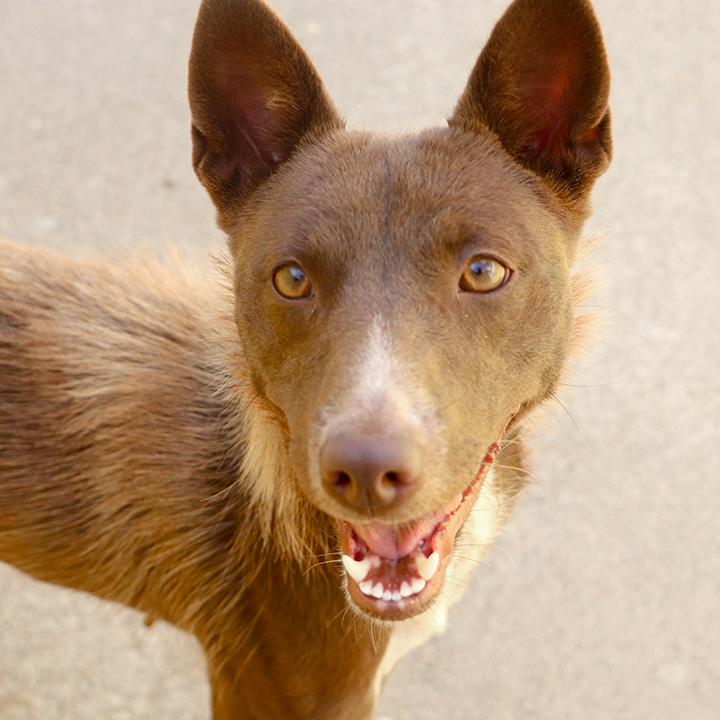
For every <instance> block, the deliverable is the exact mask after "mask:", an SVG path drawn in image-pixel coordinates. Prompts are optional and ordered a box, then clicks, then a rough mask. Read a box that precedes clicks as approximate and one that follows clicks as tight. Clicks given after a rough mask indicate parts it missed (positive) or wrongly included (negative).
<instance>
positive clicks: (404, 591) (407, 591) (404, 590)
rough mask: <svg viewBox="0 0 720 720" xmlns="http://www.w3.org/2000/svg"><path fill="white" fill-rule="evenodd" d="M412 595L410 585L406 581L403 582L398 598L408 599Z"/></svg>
mask: <svg viewBox="0 0 720 720" xmlns="http://www.w3.org/2000/svg"><path fill="white" fill-rule="evenodd" d="M412 594H413V591H412V588H411V587H410V583H409V582H407V580H403V584H402V585H401V586H400V597H404V598H406V597H410V596H411V595H412Z"/></svg>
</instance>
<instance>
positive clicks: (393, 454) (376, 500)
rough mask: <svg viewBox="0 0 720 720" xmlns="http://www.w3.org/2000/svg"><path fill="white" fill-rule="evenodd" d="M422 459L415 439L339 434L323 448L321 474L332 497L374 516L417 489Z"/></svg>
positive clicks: (351, 507) (328, 440)
mask: <svg viewBox="0 0 720 720" xmlns="http://www.w3.org/2000/svg"><path fill="white" fill-rule="evenodd" d="M422 459H423V458H422V448H421V446H420V445H419V444H418V443H417V442H416V441H414V440H413V439H412V438H406V437H398V436H392V435H389V436H362V435H352V434H349V433H338V434H335V435H331V436H330V437H329V438H328V439H327V440H326V441H325V443H324V444H323V446H322V449H321V451H320V471H321V473H322V479H323V485H324V487H325V489H326V491H327V492H328V493H329V494H330V496H331V497H333V498H335V499H336V500H339V501H340V502H341V503H342V504H343V505H345V506H346V507H348V508H350V509H352V510H355V511H356V512H359V513H362V514H364V515H368V516H372V515H375V514H376V513H377V512H378V511H380V510H387V509H389V508H390V507H392V506H393V505H396V504H397V503H399V502H400V501H402V500H403V499H405V498H407V497H409V496H410V495H411V494H412V493H413V492H414V491H415V490H416V489H417V486H418V481H419V478H420V472H421V470H422Z"/></svg>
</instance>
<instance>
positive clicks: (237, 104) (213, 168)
mask: <svg viewBox="0 0 720 720" xmlns="http://www.w3.org/2000/svg"><path fill="white" fill-rule="evenodd" d="M189 96H190V109H191V112H192V137H193V166H194V167H195V172H196V173H197V175H198V177H199V178H200V182H202V184H203V185H204V186H205V188H206V189H207V191H208V192H209V193H210V197H211V198H212V199H213V202H214V203H215V205H216V206H217V208H218V210H219V218H220V222H221V225H222V224H223V221H224V220H225V219H227V217H226V215H225V214H226V213H227V211H229V210H230V209H231V208H232V207H234V206H236V205H237V204H238V202H242V200H244V199H245V198H246V197H247V196H248V195H249V194H250V192H251V191H252V190H253V189H255V188H256V187H257V186H258V185H259V184H260V183H261V182H262V181H263V180H264V179H265V178H267V177H268V176H269V175H270V174H272V173H273V172H274V171H275V170H276V169H277V168H278V167H279V166H280V164H281V163H283V162H284V161H285V160H287V159H288V158H289V157H290V155H292V153H293V152H294V150H295V149H296V148H297V147H298V145H299V144H300V143H301V142H302V141H304V140H306V139H311V138H316V137H321V136H322V135H323V134H325V133H327V132H330V131H331V130H333V129H336V128H340V127H342V121H341V120H340V118H339V116H338V114H337V112H336V111H335V108H334V107H333V105H332V102H331V101H330V100H329V98H328V97H327V94H326V92H325V89H324V87H323V84H322V82H321V80H320V78H319V77H318V75H317V72H316V71H315V68H314V67H313V66H312V63H311V62H310V59H309V58H308V56H307V55H306V54H305V52H304V51H303V49H302V48H301V47H300V45H299V44H298V42H297V41H296V40H295V38H294V37H293V36H292V34H291V33H290V31H289V30H288V29H287V27H286V26H285V25H284V24H283V23H282V21H281V20H280V19H279V18H278V17H277V16H276V15H275V14H274V13H273V12H272V11H271V10H270V9H269V8H268V7H267V6H266V5H265V4H264V3H263V2H261V1H260V0H203V3H202V5H201V7H200V12H199V14H198V19H197V23H196V25H195V34H194V37H193V45H192V52H191V54H190V72H189Z"/></svg>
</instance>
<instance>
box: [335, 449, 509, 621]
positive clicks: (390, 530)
mask: <svg viewBox="0 0 720 720" xmlns="http://www.w3.org/2000/svg"><path fill="white" fill-rule="evenodd" d="M499 449H500V446H499V443H495V444H493V445H492V446H491V447H490V449H489V450H488V452H487V454H486V456H485V458H484V460H483V462H482V465H481V467H480V470H479V471H478V473H477V475H476V477H475V479H474V480H473V482H472V483H471V484H470V486H469V487H468V488H467V489H466V490H465V492H463V493H461V494H459V495H457V497H455V498H454V499H453V500H452V502H451V503H449V504H448V505H447V506H445V507H444V508H442V509H440V510H437V511H435V512H433V513H429V514H428V515H425V516H424V517H421V518H419V519H417V520H414V521H412V522H410V523H407V524H405V525H385V524H382V523H367V524H357V525H353V524H351V523H349V522H347V521H345V520H338V524H339V526H340V546H341V549H342V553H343V556H342V560H343V565H344V566H345V571H346V574H347V582H348V591H349V593H350V596H351V598H352V599H353V601H354V602H355V604H356V605H357V606H358V608H359V609H360V610H362V611H363V612H365V613H367V614H368V615H371V616H372V617H375V618H377V619H380V620H405V619H407V618H410V617H412V616H414V615H417V614H419V613H421V612H424V611H425V610H426V609H427V608H428V607H430V605H432V603H433V602H434V601H435V598H436V597H437V595H438V594H439V592H440V590H441V589H442V585H443V581H444V579H445V573H446V571H447V568H448V565H449V563H450V560H451V558H452V551H453V548H454V545H455V538H456V537H457V534H458V532H459V531H460V528H461V527H462V525H463V523H464V522H465V520H466V519H467V517H468V515H469V513H470V510H471V509H472V507H473V505H474V504H475V501H476V499H477V497H478V495H479V493H480V490H481V489H482V486H483V483H484V481H485V478H486V476H487V473H488V471H489V469H490V467H491V466H492V464H493V462H494V460H495V456H496V455H497V453H498V451H499Z"/></svg>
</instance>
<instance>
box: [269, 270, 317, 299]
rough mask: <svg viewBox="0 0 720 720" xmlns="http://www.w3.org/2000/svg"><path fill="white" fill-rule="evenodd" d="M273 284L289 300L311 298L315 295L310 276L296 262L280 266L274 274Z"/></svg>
mask: <svg viewBox="0 0 720 720" xmlns="http://www.w3.org/2000/svg"><path fill="white" fill-rule="evenodd" d="M273 286H274V287H275V290H277V292H278V294H279V295H282V297H284V298H288V300H299V299H300V298H309V297H312V295H313V288H312V283H311V282H310V280H309V279H308V276H307V275H306V274H305V273H304V272H303V271H302V270H301V269H300V268H299V267H298V266H297V265H295V264H294V263H288V264H287V265H283V266H282V267H279V268H278V269H277V270H276V271H275V274H274V275H273Z"/></svg>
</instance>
